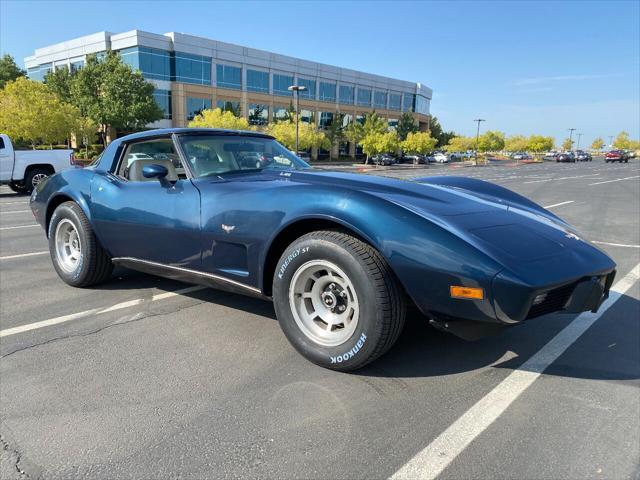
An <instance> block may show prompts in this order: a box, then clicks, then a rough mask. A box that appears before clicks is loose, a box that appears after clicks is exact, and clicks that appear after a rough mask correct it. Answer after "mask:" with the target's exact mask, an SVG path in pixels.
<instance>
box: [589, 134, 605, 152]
mask: <svg viewBox="0 0 640 480" xmlns="http://www.w3.org/2000/svg"><path fill="white" fill-rule="evenodd" d="M602 147H604V140H602V138H601V137H598V138H596V139H595V140H594V141H593V142H592V143H591V150H602Z"/></svg>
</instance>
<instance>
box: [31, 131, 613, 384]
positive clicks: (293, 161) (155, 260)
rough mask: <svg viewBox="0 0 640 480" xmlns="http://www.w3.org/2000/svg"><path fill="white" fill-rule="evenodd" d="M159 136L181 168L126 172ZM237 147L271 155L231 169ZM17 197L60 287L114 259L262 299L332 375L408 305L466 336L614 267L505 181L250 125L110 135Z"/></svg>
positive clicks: (585, 293) (507, 322) (603, 277)
mask: <svg viewBox="0 0 640 480" xmlns="http://www.w3.org/2000/svg"><path fill="white" fill-rule="evenodd" d="M160 142H162V143H164V144H165V145H166V143H167V142H172V143H173V144H174V147H175V153H176V154H178V155H179V157H180V161H181V164H182V165H183V166H184V167H185V174H184V175H179V174H178V173H177V172H176V170H175V169H174V167H173V163H172V162H171V161H169V160H155V159H154V160H146V159H144V160H136V161H135V162H133V164H132V165H131V166H130V167H129V168H128V169H125V168H124V165H123V164H124V159H126V158H127V154H128V153H129V152H135V151H137V150H138V149H139V148H141V147H142V146H144V148H145V151H146V152H149V151H150V150H152V149H153V148H154V146H155V145H156V144H157V143H160ZM247 152H261V153H264V154H269V155H270V156H272V157H273V158H274V162H272V163H270V164H268V165H267V166H266V167H265V168H263V169H246V170H244V169H242V168H241V167H240V166H239V164H238V162H237V159H238V158H240V157H241V156H242V155H243V154H245V153H247ZM125 170H126V175H127V177H124V176H123V175H124V174H125ZM283 180H284V181H283ZM30 206H31V209H32V211H33V214H34V216H35V219H36V221H37V222H38V223H39V224H40V225H41V226H42V227H43V229H44V232H45V235H47V236H48V242H49V250H50V252H51V259H52V263H53V267H54V268H55V270H56V272H57V273H58V275H59V276H60V278H61V279H62V280H63V281H64V282H66V283H68V284H69V285H72V286H74V287H91V286H93V285H96V284H99V283H101V282H105V281H108V280H109V279H110V278H111V274H112V270H113V267H114V265H120V266H122V267H126V268H132V269H135V270H140V271H144V272H147V273H151V274H155V275H160V276H165V277H169V278H173V279H179V280H181V281H185V282H191V283H196V284H202V285H206V286H211V287H214V288H220V289H225V290H231V291H233V292H238V293H243V294H247V295H251V296H255V297H258V298H262V299H265V300H270V301H273V303H274V307H275V312H276V315H277V318H278V321H279V322H280V325H281V327H282V329H283V331H284V333H285V335H286V336H287V338H288V339H289V341H290V342H291V343H292V345H293V346H294V347H295V348H296V349H297V350H298V351H299V352H300V353H301V354H302V355H303V356H305V357H306V358H307V359H309V360H310V361H312V362H314V363H316V364H318V365H321V366H323V367H326V368H330V369H334V370H341V371H349V370H354V369H357V368H360V367H363V366H364V365H366V364H368V363H369V362H371V361H373V360H375V359H376V358H378V357H379V356H381V355H383V354H384V353H385V352H386V351H387V350H389V349H390V348H391V346H392V345H393V344H394V343H395V341H396V339H397V338H398V336H399V335H400V333H401V331H402V327H403V324H404V320H405V312H406V307H407V304H408V303H409V304H411V305H415V306H416V307H417V309H419V310H420V311H421V312H422V313H423V314H424V315H426V316H428V318H429V319H430V320H429V321H430V323H431V324H432V325H434V326H435V327H436V328H439V329H441V330H444V331H447V332H450V333H453V334H456V335H459V336H461V337H463V338H478V337H480V336H482V335H486V334H488V333H489V332H494V331H496V330H499V329H502V328H512V326H513V325H515V324H519V323H522V322H524V321H526V320H531V319H532V318H534V317H538V316H540V315H545V314H549V313H553V312H564V313H577V312H582V311H596V310H597V309H598V308H599V306H600V304H601V302H602V301H603V300H604V299H605V298H606V297H607V294H608V291H609V288H610V286H611V284H612V282H613V279H614V276H615V267H616V265H615V263H614V262H613V261H612V260H611V258H609V257H608V256H607V255H606V254H605V253H604V252H603V251H602V250H600V249H598V248H596V247H595V246H593V245H591V244H590V243H589V242H588V241H585V240H583V239H582V238H581V236H580V235H579V234H578V233H577V232H576V231H575V230H574V229H573V227H571V226H570V225H569V224H567V223H566V222H565V221H563V220H561V219H560V218H559V217H557V216H556V215H555V214H553V213H552V212H549V211H548V210H546V209H544V208H543V207H541V206H539V205H537V204H536V203H534V202H532V201H531V200H528V199H527V198H525V197H523V196H521V195H519V194H517V193H515V192H512V191H510V190H507V189H506V188H504V187H501V186H499V185H494V184H491V183H488V182H483V181H480V180H477V179H472V178H464V177H453V176H452V177H450V176H439V177H426V178H418V179H415V180H414V181H406V180H398V179H392V178H382V177H377V176H368V175H358V174H350V173H344V172H340V173H335V172H328V171H318V170H314V169H311V168H309V165H308V164H307V163H305V162H303V161H302V160H300V159H299V158H298V157H296V156H295V155H293V154H292V153H291V152H290V151H289V150H287V149H286V148H285V147H283V146H282V145H280V144H279V143H277V142H276V141H275V140H274V139H273V137H270V136H268V135H266V134H263V133H260V132H232V133H230V132H229V131H225V130H212V129H196V128H188V129H187V128H172V129H165V130H150V131H146V132H140V133H137V134H133V135H129V136H126V137H122V138H119V139H116V140H114V141H113V142H112V143H111V144H110V145H109V146H108V147H107V149H106V150H105V151H104V153H103V155H102V157H101V158H100V160H99V162H98V163H97V164H96V165H95V166H94V168H90V169H72V170H66V171H63V172H61V173H59V174H57V175H54V176H52V177H50V178H48V179H45V180H44V181H42V182H40V183H39V184H38V185H37V186H36V188H35V191H34V194H33V195H32V196H31V200H30ZM505 206H511V207H513V208H505ZM427 252H428V253H427ZM425 279H428V280H429V281H425ZM522 333H526V332H522Z"/></svg>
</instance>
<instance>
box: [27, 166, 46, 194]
mask: <svg viewBox="0 0 640 480" xmlns="http://www.w3.org/2000/svg"><path fill="white" fill-rule="evenodd" d="M49 175H51V171H50V170H46V169H44V168H33V169H31V170H29V171H28V172H27V175H26V177H25V179H24V188H25V193H31V192H32V191H33V189H34V188H35V187H36V185H37V184H38V183H40V182H41V181H42V180H44V179H45V178H47V177H48V176H49Z"/></svg>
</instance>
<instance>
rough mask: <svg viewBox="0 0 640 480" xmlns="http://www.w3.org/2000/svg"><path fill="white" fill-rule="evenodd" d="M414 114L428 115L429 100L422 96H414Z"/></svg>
mask: <svg viewBox="0 0 640 480" xmlns="http://www.w3.org/2000/svg"><path fill="white" fill-rule="evenodd" d="M416 112H417V113H422V114H423V115H429V99H428V98H427V97H423V96H422V95H416Z"/></svg>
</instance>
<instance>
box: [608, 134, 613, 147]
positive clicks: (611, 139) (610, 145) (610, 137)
mask: <svg viewBox="0 0 640 480" xmlns="http://www.w3.org/2000/svg"><path fill="white" fill-rule="evenodd" d="M609 148H613V135H609Z"/></svg>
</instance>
